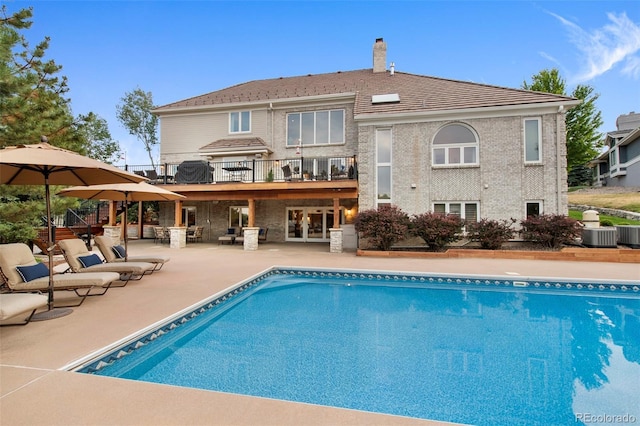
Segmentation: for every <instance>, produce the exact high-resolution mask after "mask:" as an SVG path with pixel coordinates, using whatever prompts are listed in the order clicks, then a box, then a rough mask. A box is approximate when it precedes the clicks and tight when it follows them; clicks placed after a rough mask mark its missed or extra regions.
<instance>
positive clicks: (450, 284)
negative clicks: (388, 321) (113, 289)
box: [59, 266, 640, 374]
mask: <svg viewBox="0 0 640 426" xmlns="http://www.w3.org/2000/svg"><path fill="white" fill-rule="evenodd" d="M274 274H283V275H292V274H294V275H299V276H301V277H312V278H322V277H336V278H352V279H366V280H377V281H379V282H380V283H381V284H383V283H384V282H385V281H389V280H394V281H398V280H400V281H403V283H404V284H411V285H415V286H420V285H424V284H426V285H437V286H441V287H442V288H461V286H463V287H464V286H469V288H472V289H475V290H482V289H491V290H509V289H517V290H528V291H532V290H533V291H539V292H544V293H549V294H565V295H566V294H573V293H576V292H579V294H581V295H597V296H599V297H628V296H631V295H640V281H639V282H636V281H631V280H613V279H611V280H602V279H598V280H588V279H569V278H563V279H552V278H550V277H534V276H520V275H518V276H517V277H514V276H509V275H480V274H452V273H428V272H405V271H385V270H361V269H347V268H312V267H291V266H272V267H270V268H267V269H265V270H263V271H261V272H258V273H257V274H254V275H252V276H250V277H248V278H246V279H244V280H242V281H240V282H238V283H237V284H234V285H232V286H230V287H228V288H226V289H224V290H221V291H219V292H217V293H215V294H213V295H212V296H210V297H207V298H205V299H203V300H201V301H199V302H196V303H194V304H192V305H191V306H188V307H187V308H185V309H182V310H180V311H179V312H176V313H175V314H173V315H170V316H168V317H165V318H164V319H162V320H159V321H156V322H155V323H153V324H151V325H149V326H147V327H144V328H143V329H141V330H139V331H137V332H135V333H132V334H130V335H128V336H126V337H124V338H122V339H119V340H118V341H116V342H113V343H112V344H110V345H107V346H105V347H103V348H100V349H98V350H96V351H93V352H91V353H90V354H87V355H86V356H84V357H82V358H80V359H77V360H75V361H73V362H71V363H69V364H67V365H65V366H63V367H61V368H60V369H59V370H63V371H73V372H79V373H85V374H94V373H96V372H98V371H100V370H101V369H102V368H104V367H106V366H108V365H111V364H112V363H114V362H116V361H117V360H118V359H120V358H122V357H125V356H127V355H129V354H131V353H132V352H134V351H135V350H136V349H138V348H140V347H142V346H146V345H147V344H148V343H150V342H152V341H153V340H155V339H157V338H158V337H160V336H162V335H164V334H166V333H168V332H170V331H171V330H173V329H175V328H177V327H179V326H180V325H182V324H185V323H188V322H189V321H190V320H192V319H194V318H196V317H198V316H199V315H201V314H203V313H205V312H206V311H208V310H210V309H213V308H215V307H217V306H219V305H220V304H221V303H223V302H226V301H227V300H229V299H231V298H233V297H234V296H237V295H239V294H241V293H243V292H245V291H246V290H248V289H250V288H253V287H256V286H257V285H259V284H260V283H261V282H262V281H263V280H264V279H265V278H267V277H270V276H272V275H274Z"/></svg>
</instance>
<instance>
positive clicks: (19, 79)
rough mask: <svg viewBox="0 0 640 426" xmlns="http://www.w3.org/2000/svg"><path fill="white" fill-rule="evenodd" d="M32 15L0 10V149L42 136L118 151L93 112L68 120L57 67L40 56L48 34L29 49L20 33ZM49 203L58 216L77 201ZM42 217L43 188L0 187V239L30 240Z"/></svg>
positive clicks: (101, 153)
mask: <svg viewBox="0 0 640 426" xmlns="http://www.w3.org/2000/svg"><path fill="white" fill-rule="evenodd" d="M31 18H32V8H28V9H21V10H19V11H18V12H15V13H13V14H10V13H9V12H8V9H7V6H6V5H2V7H1V8H0V148H3V147H6V146H11V145H17V144H32V143H38V142H40V136H41V135H45V136H47V137H48V139H49V143H51V144H52V145H55V146H59V147H62V148H66V149H69V150H71V151H75V152H78V153H80V154H83V155H88V156H90V157H93V158H97V159H100V160H108V159H109V157H111V156H113V155H114V152H116V150H117V151H119V146H118V144H117V142H115V141H112V140H111V135H110V134H109V133H108V129H106V122H104V120H102V119H100V118H99V117H97V116H96V115H95V114H93V113H89V114H88V115H87V116H79V118H78V119H77V120H75V119H74V118H73V115H72V114H71V108H70V100H69V99H67V98H65V95H66V93H67V92H68V91H69V87H68V86H67V78H66V77H64V76H59V72H60V70H61V69H62V67H61V66H59V65H57V64H56V63H55V61H53V60H51V59H46V58H45V54H46V51H47V49H48V48H49V41H50V39H49V37H45V39H44V40H43V41H42V42H40V43H38V44H37V45H36V46H35V48H33V49H31V48H30V47H29V43H28V42H27V40H26V39H25V37H24V36H23V35H22V34H21V32H22V31H24V30H28V29H29V28H31V24H32V21H31ZM57 190H58V188H56V187H52V188H51V193H52V194H55V192H56V191H57ZM51 203H52V211H53V213H54V214H61V213H63V212H64V211H66V209H67V207H72V206H74V205H75V204H77V201H75V200H74V199H73V198H67V197H56V196H52V197H51ZM44 215H45V203H44V186H38V185H29V186H14V185H1V186H0V242H1V243H10V242H29V240H31V239H32V238H34V237H35V235H36V231H35V229H34V227H38V226H42V225H43V223H42V217H44Z"/></svg>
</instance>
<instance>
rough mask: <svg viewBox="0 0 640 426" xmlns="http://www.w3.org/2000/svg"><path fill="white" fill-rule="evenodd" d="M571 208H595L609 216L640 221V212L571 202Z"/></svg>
mask: <svg viewBox="0 0 640 426" xmlns="http://www.w3.org/2000/svg"><path fill="white" fill-rule="evenodd" d="M569 209H571V210H579V211H581V212H583V211H585V210H595V211H597V212H598V213H600V214H606V215H608V216H615V217H621V218H623V219H629V220H638V221H640V213H634V212H627V211H624V210H616V209H607V208H604V207H594V206H583V205H580V204H569Z"/></svg>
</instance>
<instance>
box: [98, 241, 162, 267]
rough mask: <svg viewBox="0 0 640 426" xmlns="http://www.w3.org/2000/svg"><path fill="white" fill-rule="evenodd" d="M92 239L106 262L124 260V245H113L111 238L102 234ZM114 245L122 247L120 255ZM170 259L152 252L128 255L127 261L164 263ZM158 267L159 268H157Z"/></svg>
mask: <svg viewBox="0 0 640 426" xmlns="http://www.w3.org/2000/svg"><path fill="white" fill-rule="evenodd" d="M94 241H95V243H96V246H97V247H98V249H100V253H102V255H103V256H104V260H106V261H107V263H111V262H124V261H125V260H124V247H122V246H114V245H113V240H112V239H111V238H109V237H105V236H104V235H99V236H96V237H94ZM116 247H120V248H122V257H118V256H116V254H115V249H116ZM169 260H171V258H170V257H169V256H165V255H162V254H153V255H146V254H143V255H138V256H129V258H128V260H127V262H148V263H153V264H160V265H162V264H164V263H166V262H168V261H169ZM158 269H159V268H158Z"/></svg>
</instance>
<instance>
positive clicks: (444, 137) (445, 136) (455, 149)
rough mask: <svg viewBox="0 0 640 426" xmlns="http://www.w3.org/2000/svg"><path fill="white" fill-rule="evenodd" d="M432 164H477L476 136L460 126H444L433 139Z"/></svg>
mask: <svg viewBox="0 0 640 426" xmlns="http://www.w3.org/2000/svg"><path fill="white" fill-rule="evenodd" d="M432 163H433V165H434V166H441V165H455V164H472V165H473V164H478V139H477V138H476V134H475V133H474V132H473V131H472V130H471V129H470V128H468V127H467V126H464V125H462V124H449V125H446V126H444V127H443V128H441V129H440V130H439V131H438V133H436V135H435V137H434V138H433V159H432Z"/></svg>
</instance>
